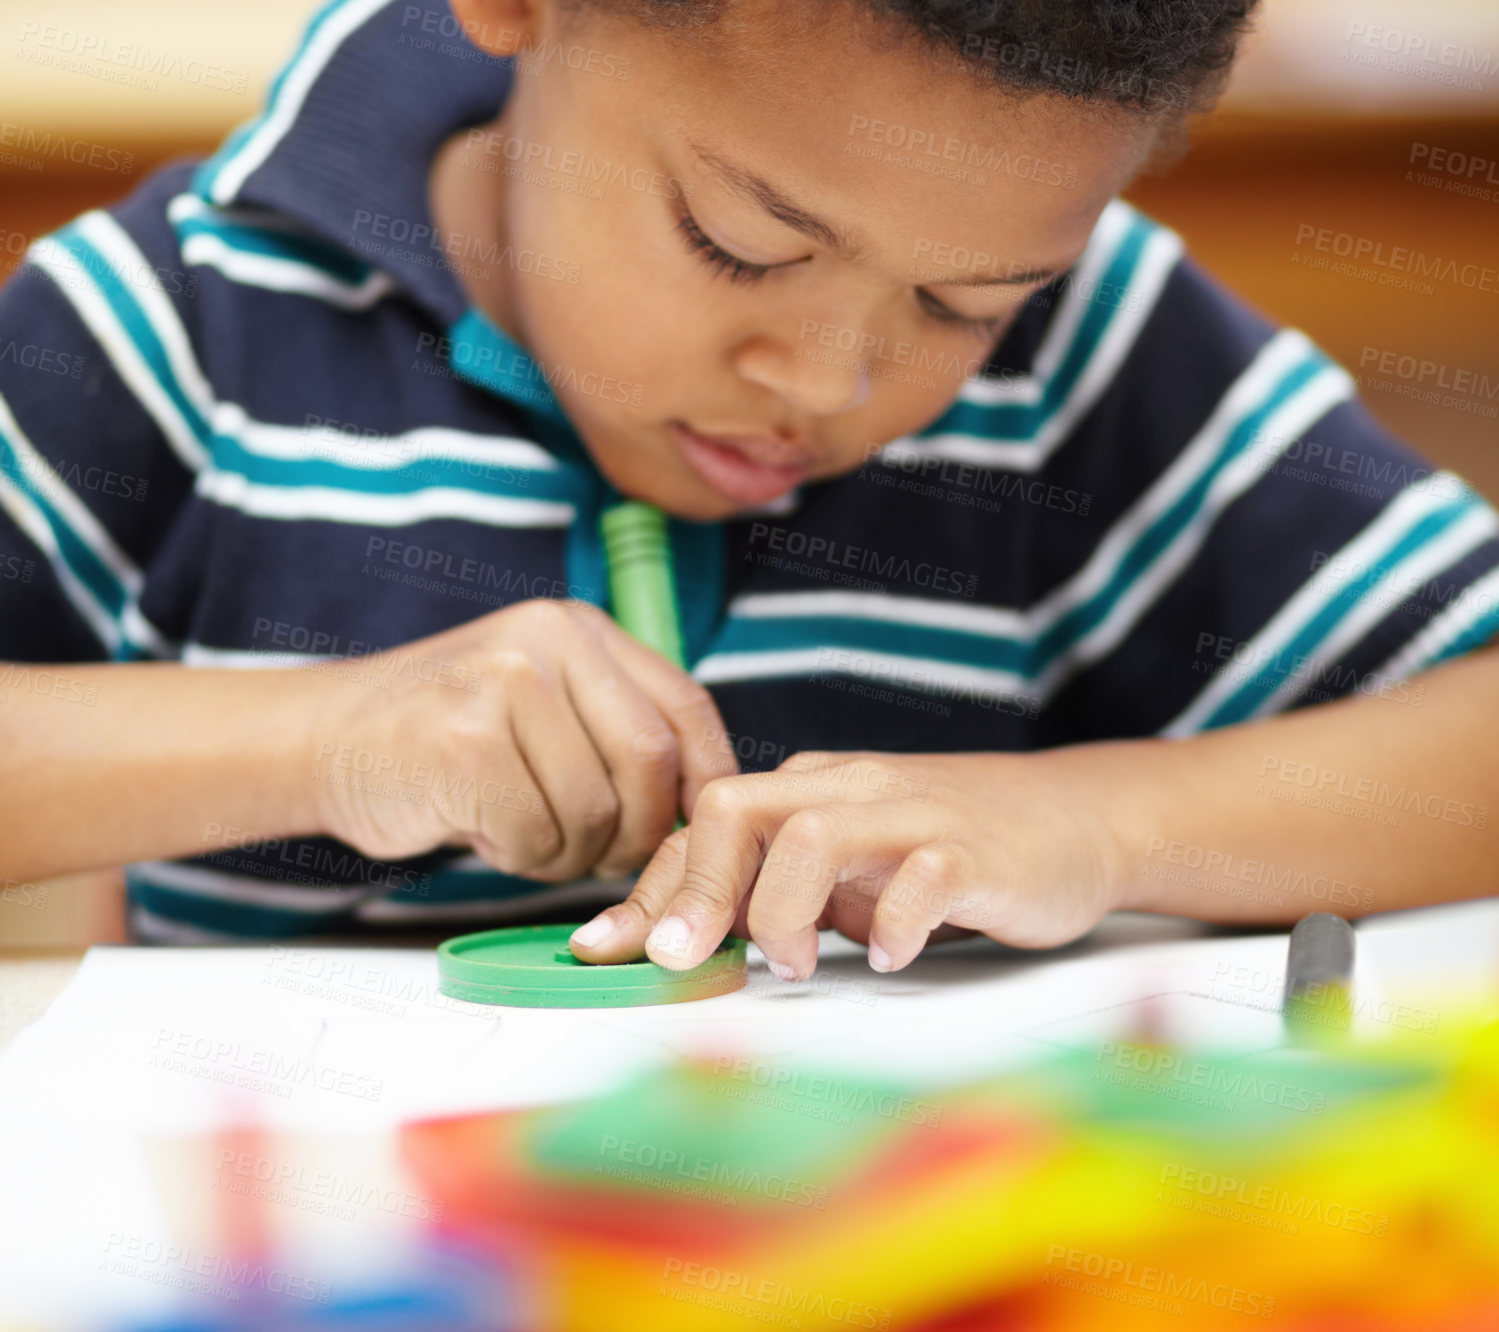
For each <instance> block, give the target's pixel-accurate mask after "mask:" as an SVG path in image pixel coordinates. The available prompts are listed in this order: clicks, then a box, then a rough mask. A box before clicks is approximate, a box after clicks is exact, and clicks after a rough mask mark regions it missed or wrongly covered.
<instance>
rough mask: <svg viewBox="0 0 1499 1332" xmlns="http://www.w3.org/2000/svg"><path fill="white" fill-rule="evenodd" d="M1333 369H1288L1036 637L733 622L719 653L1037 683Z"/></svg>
mask: <svg viewBox="0 0 1499 1332" xmlns="http://www.w3.org/2000/svg"><path fill="white" fill-rule="evenodd" d="M1331 364H1332V363H1331V362H1330V361H1329V360H1328V359H1327V358H1326V357H1325V356H1323V355H1322V354H1321V353H1320V352H1317V351H1315V350H1313V351H1311V352H1309V353H1308V355H1307V357H1306V358H1305V359H1303V360H1302V361H1300V362H1299V363H1298V364H1297V365H1296V366H1294V367H1293V368H1292V369H1291V370H1289V371H1288V372H1287V373H1286V374H1285V375H1284V376H1282V378H1281V379H1280V381H1279V382H1278V383H1277V384H1276V386H1275V388H1274V389H1273V390H1272V391H1271V392H1270V394H1269V395H1268V396H1267V397H1266V398H1265V399H1264V400H1263V401H1262V402H1261V403H1260V405H1259V406H1258V407H1256V408H1255V410H1254V411H1253V412H1251V413H1250V414H1249V415H1248V416H1246V417H1244V418H1243V419H1242V420H1241V421H1240V422H1239V423H1238V425H1237V426H1235V427H1234V429H1233V430H1232V431H1231V432H1230V433H1229V435H1228V437H1227V438H1226V439H1225V440H1224V443H1223V447H1222V448H1221V449H1220V450H1219V453H1218V455H1217V457H1216V458H1215V459H1214V461H1213V464H1212V466H1210V467H1208V468H1206V469H1204V471H1203V473H1202V475H1201V476H1200V477H1198V479H1197V480H1196V481H1195V482H1194V483H1193V484H1192V485H1191V486H1190V487H1188V488H1187V489H1186V490H1185V491H1184V492H1183V493H1182V495H1181V496H1180V497H1179V498H1178V499H1177V501H1176V502H1175V503H1174V504H1173V505H1172V506H1171V507H1170V508H1169V509H1167V510H1166V511H1165V512H1164V513H1162V514H1160V515H1159V516H1158V517H1157V518H1156V520H1155V521H1154V522H1153V523H1152V524H1151V525H1150V527H1148V528H1147V529H1146V530H1145V531H1144V532H1142V533H1141V534H1140V535H1139V537H1137V538H1136V540H1135V543H1134V545H1133V546H1132V547H1131V548H1130V550H1129V551H1128V552H1127V553H1126V554H1125V556H1124V558H1123V559H1122V560H1120V561H1119V563H1118V564H1117V565H1116V566H1115V567H1114V569H1113V571H1112V573H1111V574H1110V576H1109V579H1108V581H1107V582H1106V583H1105V584H1104V586H1103V587H1101V588H1100V589H1099V590H1098V591H1097V592H1096V593H1094V594H1093V596H1091V597H1090V598H1089V599H1088V600H1087V601H1085V602H1083V603H1081V604H1080V605H1078V606H1075V607H1073V608H1072V609H1071V610H1069V611H1067V612H1065V613H1064V614H1063V615H1061V616H1060V617H1059V618H1058V619H1057V620H1056V621H1055V622H1053V623H1052V624H1051V625H1050V626H1049V627H1048V628H1046V629H1045V630H1043V631H1042V633H1041V634H1039V635H1038V636H1036V637H1034V638H1016V637H1013V636H1009V635H1003V636H1001V635H992V634H985V633H982V632H977V631H970V630H960V629H945V628H934V627H928V626H925V625H911V624H898V623H891V622H887V621H883V620H872V619H868V620H866V619H862V618H861V619H854V618H851V617H842V616H835V615H831V614H829V615H822V616H817V617H815V618H813V617H801V616H797V617H791V616H786V617H781V618H765V619H762V618H759V617H755V618H747V617H745V618H741V617H737V616H732V615H731V617H730V619H729V621H728V623H727V625H726V626H725V628H724V630H723V632H722V633H721V634H720V635H719V637H718V639H717V640H716V641H715V642H714V644H713V651H714V653H715V654H717V653H729V652H752V653H760V652H777V651H796V650H806V649H809V648H817V647H825V646H826V647H837V648H846V649H849V650H862V651H866V652H884V653H893V654H896V655H899V656H909V657H922V658H932V659H935V660H938V661H945V662H949V663H952V664H955V665H962V666H973V667H978V668H980V669H985V670H1001V671H1011V672H1013V673H1015V674H1016V675H1019V676H1021V677H1023V678H1025V679H1026V680H1028V681H1035V680H1038V679H1039V678H1040V677H1041V676H1042V675H1044V674H1045V673H1046V671H1047V670H1048V669H1049V668H1050V667H1051V666H1052V664H1053V663H1054V662H1055V661H1056V660H1058V658H1060V657H1061V656H1062V655H1064V654H1065V653H1067V652H1068V651H1070V650H1071V649H1072V648H1074V647H1075V646H1076V645H1077V644H1078V643H1079V642H1081V641H1082V639H1083V638H1085V637H1086V636H1087V635H1088V634H1090V633H1091V632H1093V631H1094V630H1095V629H1096V628H1098V626H1099V625H1101V624H1102V623H1103V622H1104V621H1105V620H1106V619H1107V618H1108V617H1109V615H1110V614H1111V613H1112V612H1113V610H1114V608H1115V606H1117V605H1118V604H1119V602H1120V601H1121V600H1122V599H1123V598H1124V597H1125V596H1126V595H1128V593H1129V592H1130V591H1131V589H1132V588H1133V586H1134V584H1135V583H1136V582H1137V581H1138V580H1139V578H1140V577H1141V575H1142V574H1143V573H1144V572H1145V571H1146V569H1147V568H1148V567H1149V566H1150V564H1151V562H1152V561H1154V560H1155V559H1156V558H1158V557H1159V556H1160V555H1161V553H1162V552H1163V551H1165V550H1166V549H1167V548H1168V547H1169V546H1170V545H1171V543H1172V542H1173V541H1175V540H1176V539H1177V538H1178V537H1179V536H1180V535H1181V534H1182V532H1183V531H1185V530H1186V529H1187V527H1189V526H1190V525H1191V523H1192V522H1193V521H1194V520H1195V519H1196V517H1197V516H1198V514H1199V513H1200V512H1201V511H1202V508H1203V505H1204V503H1205V502H1206V500H1207V497H1208V494H1209V492H1210V491H1211V490H1212V487H1213V485H1214V483H1215V481H1216V480H1217V478H1218V477H1219V476H1220V475H1221V474H1222V473H1223V472H1224V470H1225V469H1227V468H1228V467H1230V466H1231V465H1232V464H1233V463H1234V461H1235V460H1236V459H1238V458H1239V457H1240V456H1241V455H1242V454H1244V453H1245V452H1246V451H1248V450H1249V449H1251V448H1252V447H1253V445H1254V441H1255V439H1256V438H1257V437H1258V436H1259V435H1260V433H1261V431H1262V430H1263V428H1264V425H1265V422H1266V421H1267V420H1268V419H1269V418H1270V417H1271V416H1272V415H1273V414H1274V413H1275V412H1277V411H1279V410H1280V408H1281V407H1282V406H1283V405H1284V404H1285V403H1286V402H1287V401H1289V400H1290V399H1291V398H1292V397H1293V396H1294V395H1295V394H1296V393H1298V392H1299V391H1301V390H1302V389H1303V388H1305V387H1306V385H1307V384H1309V383H1310V382H1311V381H1312V380H1314V379H1315V378H1316V377H1317V376H1318V375H1319V374H1321V373H1322V372H1323V371H1324V370H1325V369H1326V368H1327V367H1328V366H1329V365H1331Z"/></svg>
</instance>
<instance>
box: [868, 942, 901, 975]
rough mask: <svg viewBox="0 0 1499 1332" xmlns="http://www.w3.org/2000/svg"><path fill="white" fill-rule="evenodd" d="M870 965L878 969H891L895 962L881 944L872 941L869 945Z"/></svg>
mask: <svg viewBox="0 0 1499 1332" xmlns="http://www.w3.org/2000/svg"><path fill="white" fill-rule="evenodd" d="M869 965H870V966H871V967H873V968H874V969H875V970H876V971H889V970H890V968H891V967H893V966H894V965H895V962H894V960H893V959H892V958H891V956H890V954H889V953H887V952H886V951H885V950H884V949H883V948H881V947H880V946H879V944H877V943H872V944H870V945H869Z"/></svg>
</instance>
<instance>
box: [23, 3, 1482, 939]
mask: <svg viewBox="0 0 1499 1332" xmlns="http://www.w3.org/2000/svg"><path fill="white" fill-rule="evenodd" d="M317 2H318V0H216V2H215V3H211V4H205V3H203V0H130V3H129V4H119V3H116V2H115V0H45V2H43V0H3V3H0V276H3V274H4V273H5V272H8V271H9V270H10V269H11V268H14V267H15V266H16V265H17V264H18V263H19V262H20V260H21V256H22V253H23V252H24V250H25V248H26V246H27V245H28V244H29V243H30V242H31V240H33V239H35V238H36V237H38V236H40V235H44V234H45V233H46V232H47V231H48V230H50V229H51V228H53V227H55V226H57V225H59V224H61V223H63V222H66V221H67V220H68V219H70V218H71V217H73V216H75V215H76V214H78V213H79V212H81V211H83V210H84V209H86V208H89V207H92V206H94V205H96V204H100V203H106V202H109V201H110V200H113V199H116V198H118V197H120V196H121V195H123V194H125V193H128V192H129V191H130V190H131V189H132V188H133V187H134V186H135V184H136V183H137V182H138V181H140V180H141V179H142V178H143V177H145V176H146V175H147V174H148V173H149V172H150V171H151V170H152V169H153V168H154V167H155V166H156V165H158V164H159V163H161V162H163V161H166V160H168V159H170V158H172V157H175V156H178V155H180V154H183V153H203V152H206V151H208V150H209V149H211V148H212V147H213V146H214V145H215V144H216V143H217V142H218V141H219V139H221V138H222V137H223V135H224V134H226V133H227V132H228V131H229V130H230V129H231V128H232V127H233V126H234V125H236V124H237V123H239V122H240V121H242V120H244V119H246V118H247V117H249V116H251V115H253V114H254V113H255V112H256V111H257V109H258V108H259V105H260V102H261V99H262V97H263V94H264V92H265V89H266V87H267V85H268V84H269V82H270V79H271V77H272V75H273V74H274V72H275V70H276V69H277V67H278V66H279V64H280V63H281V61H282V60H283V59H284V58H285V57H286V56H287V55H288V54H289V53H290V51H291V50H292V49H293V46H294V44H295V41H296V38H297V35H298V33H299V31H300V29H301V27H302V25H303V23H304V22H305V21H306V19H307V17H308V15H309V14H310V13H311V12H312V11H313V9H314V8H315V7H316V3H317ZM808 2H809V3H811V2H813V0H808ZM127 48H128V50H127ZM49 134H50V135H52V136H54V137H53V139H52V142H53V143H55V142H56V136H59V135H61V136H66V137H67V138H68V139H69V140H70V141H71V143H70V154H69V155H67V156H65V155H62V154H54V153H50V152H41V153H38V152H37V151H36V150H35V145H36V143H37V142H38V141H43V142H46V141H47V140H46V136H48V135H49ZM28 144H30V145H33V147H32V149H31V150H30V151H28ZM80 145H81V146H82V148H83V149H84V150H85V151H82V152H80V151H79V146H80ZM70 156H71V157H76V158H82V161H81V162H77V163H75V162H73V161H70V160H69V157H70ZM1131 197H1132V198H1133V199H1134V200H1135V201H1136V202H1137V203H1138V204H1140V205H1141V206H1142V207H1144V208H1145V209H1146V210H1147V211H1148V212H1150V213H1151V214H1152V215H1154V216H1156V217H1158V218H1160V219H1161V220H1162V221H1165V222H1167V223H1169V224H1170V225H1172V226H1174V227H1176V228H1177V229H1178V230H1179V231H1181V232H1182V234H1183V235H1184V236H1185V237H1186V240H1187V242H1188V245H1189V247H1190V248H1191V250H1192V251H1193V252H1194V254H1195V255H1196V257H1197V258H1198V260H1199V261H1200V262H1202V263H1203V264H1205V266H1206V267H1207V268H1208V269H1209V270H1211V271H1212V272H1213V273H1215V274H1216V275H1217V276H1218V277H1220V278H1221V279H1223V280H1224V281H1225V282H1227V283H1228V284H1229V285H1230V286H1232V287H1233V288H1235V289H1236V290H1237V291H1238V292H1240V293H1241V294H1242V295H1243V296H1245V297H1247V298H1248V299H1249V300H1250V301H1251V302H1252V303H1253V304H1254V305H1256V306H1257V307H1258V308H1259V309H1260V310H1262V311H1263V312H1264V313H1265V314H1267V315H1269V316H1270V317H1272V318H1274V319H1276V320H1278V321H1280V322H1282V323H1287V324H1292V325H1295V326H1297V327H1300V328H1302V329H1304V330H1306V331H1307V332H1308V333H1309V334H1310V335H1311V336H1312V337H1313V338H1314V339H1315V340H1316V341H1318V342H1319V343H1320V344H1321V345H1322V346H1323V347H1324V348H1326V349H1327V350H1328V351H1329V352H1330V353H1331V354H1332V355H1333V356H1334V357H1336V358H1337V359H1338V360H1340V361H1341V362H1342V363H1343V364H1344V365H1346V366H1347V367H1348V368H1349V369H1350V370H1351V371H1352V372H1353V373H1354V374H1355V375H1357V376H1358V377H1359V380H1360V382H1361V386H1362V388H1363V391H1364V395H1365V399H1366V401H1367V402H1368V403H1369V405H1370V406H1371V407H1372V408H1373V410H1374V411H1375V412H1376V413H1377V414H1378V415H1379V416H1380V417H1382V418H1383V419H1384V421H1385V422H1386V423H1387V424H1388V425H1389V426H1390V427H1391V428H1392V429H1394V430H1395V431H1396V432H1397V433H1398V434H1400V435H1402V436H1403V437H1405V438H1406V439H1408V440H1410V441H1411V442H1413V443H1414V444H1416V445H1417V446H1418V447H1419V448H1420V449H1421V450H1422V451H1423V452H1425V453H1426V454H1427V455H1428V456H1430V457H1432V458H1434V459H1436V460H1437V461H1438V462H1440V463H1442V464H1444V465H1446V466H1449V467H1452V468H1454V469H1456V470H1457V471H1459V472H1461V473H1462V474H1463V475H1464V476H1466V477H1467V478H1468V479H1469V480H1470V481H1471V482H1472V483H1473V484H1474V485H1475V486H1477V487H1478V488H1479V489H1481V490H1483V491H1485V492H1486V493H1487V494H1488V495H1489V496H1490V497H1491V498H1492V499H1495V500H1499V0H1263V3H1262V9H1261V14H1260V18H1259V21H1258V25H1257V30H1256V32H1255V33H1254V35H1253V36H1252V37H1251V38H1250V40H1249V42H1248V44H1247V46H1246V47H1245V50H1244V53H1243V56H1242V58H1241V60H1240V63H1239V65H1238V66H1237V68H1236V70H1235V73H1234V77H1233V80H1232V83H1231V84H1230V87H1229V91H1228V93H1227V95H1226V97H1225V100H1224V102H1223V105H1222V107H1221V108H1220V110H1219V112H1218V113H1217V114H1216V115H1215V116H1214V117H1213V118H1211V119H1210V120H1207V121H1205V122H1203V123H1201V124H1200V125H1199V126H1198V127H1197V129H1196V131H1195V133H1194V135H1193V139H1192V142H1191V146H1190V148H1189V150H1188V152H1187V154H1186V155H1185V157H1183V158H1182V159H1180V160H1179V161H1177V162H1176V163H1175V164H1174V165H1172V166H1171V167H1170V168H1169V169H1168V170H1166V171H1165V172H1163V173H1161V174H1156V175H1152V176H1150V177H1148V178H1146V179H1143V180H1141V181H1139V182H1138V183H1137V185H1136V186H1135V187H1134V188H1133V190H1132V191H1131ZM1396 247H1402V248H1403V249H1405V250H1407V251H1410V252H1414V253H1416V254H1419V255H1420V256H1422V259H1421V266H1423V267H1426V268H1427V269H1428V270H1429V272H1430V273H1431V274H1433V276H1431V277H1428V278H1424V279H1423V278H1420V277H1419V276H1417V275H1416V274H1413V273H1411V272H1409V271H1404V272H1402V271H1400V269H1398V268H1396V267H1394V266H1393V265H1391V264H1390V263H1388V262H1384V263H1380V262H1371V260H1370V256H1371V255H1374V254H1376V253H1379V254H1382V255H1386V256H1388V255H1390V254H1391V253H1392V252H1393V251H1394V250H1395V249H1396ZM1449 261H1450V262H1449ZM1411 262H1412V261H1410V260H1407V261H1406V264H1407V267H1408V266H1409V264H1410V263H1411ZM1440 274H1451V276H1440ZM111 882H112V883H115V882H116V881H111ZM21 887H25V888H28V889H32V890H33V891H30V892H29V893H25V892H21V891H20V888H21ZM37 891H41V892H43V893H45V894H46V895H44V896H43V897H42V898H41V899H40V903H38V899H37V897H36V892H37ZM23 897H24V898H25V899H26V900H25V901H22V898H23ZM118 900H119V899H118V888H117V883H116V886H105V885H104V884H103V883H102V882H101V881H100V880H98V879H96V878H93V877H90V876H82V877H80V878H75V879H74V880H72V881H68V882H65V883H60V884H56V885H48V886H41V887H40V888H38V887H37V886H29V885H28V886H19V887H18V888H17V891H16V892H14V893H11V894H10V896H6V895H5V893H0V943H18V942H33V943H47V942H56V943H61V942H65V941H69V940H75V939H76V940H81V939H85V938H99V937H105V936H108V935H110V934H111V933H117V930H118V926H117V924H116V923H115V922H116V921H117V917H118Z"/></svg>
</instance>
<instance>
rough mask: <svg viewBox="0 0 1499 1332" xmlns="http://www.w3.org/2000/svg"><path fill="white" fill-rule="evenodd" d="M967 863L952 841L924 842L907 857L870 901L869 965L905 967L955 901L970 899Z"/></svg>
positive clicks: (970, 874)
mask: <svg viewBox="0 0 1499 1332" xmlns="http://www.w3.org/2000/svg"><path fill="white" fill-rule="evenodd" d="M973 881H974V876H973V861H972V857H971V855H970V854H969V852H968V849H967V848H966V847H964V846H963V845H962V844H961V843H958V842H928V843H927V844H926V845H925V846H919V847H917V848H916V849H915V850H914V851H912V852H911V854H910V855H908V856H907V857H906V858H905V860H904V862H902V864H901V867H900V868H899V869H898V870H897V871H896V872H895V876H894V877H893V878H892V879H891V880H890V882H889V884H887V885H886V887H885V891H884V892H882V893H881V894H880V900H879V901H878V902H877V903H876V904H875V908H874V919H873V921H872V922H871V924H870V929H869V965H870V966H871V967H873V968H874V969H875V970H876V971H899V970H900V969H901V968H902V967H904V966H908V965H910V963H911V962H912V960H913V959H914V958H915V957H916V955H917V954H918V953H920V952H921V950H922V949H923V948H925V947H926V943H927V939H928V938H929V937H930V935H931V933H932V931H933V930H935V929H936V928H937V927H938V926H939V925H941V924H942V923H943V921H945V920H947V918H948V917H949V915H950V914H952V912H953V908H954V905H955V904H957V903H964V904H966V903H969V902H971V901H972V896H973V895H972V885H973Z"/></svg>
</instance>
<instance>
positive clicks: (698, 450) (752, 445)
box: [671, 421, 810, 504]
mask: <svg viewBox="0 0 1499 1332" xmlns="http://www.w3.org/2000/svg"><path fill="white" fill-rule="evenodd" d="M671 430H672V434H673V435H675V437H676V440H677V443H678V445H679V446H680V447H681V450H682V455H683V457H685V458H686V459H687V462H688V464H689V465H690V466H691V468H692V470H693V471H694V472H696V473H697V475H698V478H699V479H700V480H701V481H703V482H704V483H705V484H706V485H707V486H709V487H710V488H711V489H713V490H715V491H717V492H718V494H720V495H722V496H723V497H724V498H725V499H730V500H733V501H734V502H735V503H736V504H764V503H767V502H768V501H770V500H773V499H777V498H779V497H780V496H782V495H784V494H785V493H786V492H787V491H788V490H793V489H795V488H796V487H797V486H798V485H800V484H801V483H802V482H803V481H804V480H805V479H806V477H807V473H808V471H809V470H810V459H807V458H806V457H805V455H802V454H800V453H798V452H797V451H796V450H795V449H793V448H790V447H788V446H787V445H786V444H785V443H784V442H783V441H782V440H779V439H775V438H773V437H771V436H769V435H704V434H700V433H699V432H698V431H696V430H693V429H692V428H691V427H690V426H687V425H684V424H683V423H682V422H680V421H673V422H672V423H671Z"/></svg>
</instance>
